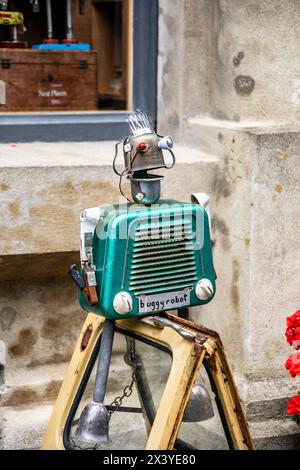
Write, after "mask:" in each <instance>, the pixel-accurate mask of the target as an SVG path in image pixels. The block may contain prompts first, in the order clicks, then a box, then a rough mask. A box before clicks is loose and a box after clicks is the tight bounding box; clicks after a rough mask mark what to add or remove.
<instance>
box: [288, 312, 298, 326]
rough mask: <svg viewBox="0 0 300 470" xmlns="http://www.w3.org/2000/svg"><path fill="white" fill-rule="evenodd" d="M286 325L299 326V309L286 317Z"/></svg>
mask: <svg viewBox="0 0 300 470" xmlns="http://www.w3.org/2000/svg"><path fill="white" fill-rule="evenodd" d="M286 325H287V326H288V327H289V328H296V327H297V326H299V327H300V310H297V312H295V313H294V314H293V315H291V316H289V317H287V319H286Z"/></svg>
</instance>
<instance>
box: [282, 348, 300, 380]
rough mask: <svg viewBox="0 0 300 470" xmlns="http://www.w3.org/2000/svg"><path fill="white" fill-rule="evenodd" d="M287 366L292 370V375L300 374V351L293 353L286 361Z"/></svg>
mask: <svg viewBox="0 0 300 470" xmlns="http://www.w3.org/2000/svg"><path fill="white" fill-rule="evenodd" d="M285 367H286V368H287V369H288V370H289V371H290V374H291V377H296V375H300V352H297V353H295V354H292V355H291V356H290V357H289V358H288V360H287V361H286V363H285Z"/></svg>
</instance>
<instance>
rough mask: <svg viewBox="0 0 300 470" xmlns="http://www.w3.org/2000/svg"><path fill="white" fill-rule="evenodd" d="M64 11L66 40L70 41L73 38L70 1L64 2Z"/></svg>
mask: <svg viewBox="0 0 300 470" xmlns="http://www.w3.org/2000/svg"><path fill="white" fill-rule="evenodd" d="M66 10H67V31H66V38H67V39H69V40H71V39H74V37H73V21H72V3H71V0H66Z"/></svg>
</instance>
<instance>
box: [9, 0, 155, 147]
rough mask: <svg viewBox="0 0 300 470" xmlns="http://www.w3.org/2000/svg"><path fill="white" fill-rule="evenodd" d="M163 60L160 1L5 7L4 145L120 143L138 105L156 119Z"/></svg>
mask: <svg viewBox="0 0 300 470" xmlns="http://www.w3.org/2000/svg"><path fill="white" fill-rule="evenodd" d="M145 58H146V59H147V60H145ZM156 59H157V0H64V1H62V0H27V1H24V0H8V1H7V0H0V140H1V141H2V142H5V141H12V140H14V141H31V140H50V141H54V140H82V139H83V140H103V139H109V138H111V139H115V138H118V137H120V136H122V135H123V133H124V131H125V124H126V117H127V112H129V111H130V110H132V109H133V108H135V107H138V106H139V107H144V108H147V110H148V111H150V112H151V113H152V114H154V119H155V111H156V103H155V101H156ZM149 84H150V86H149ZM61 124H63V125H64V126H65V128H64V130H63V132H62V129H59V127H58V126H60V125H61Z"/></svg>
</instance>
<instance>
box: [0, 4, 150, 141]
mask: <svg viewBox="0 0 300 470" xmlns="http://www.w3.org/2000/svg"><path fill="white" fill-rule="evenodd" d="M132 10H133V11H132V14H133V19H132V27H133V32H132V34H133V36H132V38H133V47H132V56H133V57H132V73H131V75H132V99H131V107H130V109H129V110H128V111H109V110H108V111H107V112H106V111H95V112H78V113H72V112H49V113H45V112H43V113H40V112H32V113H29V112H28V113H26V112H24V113H3V114H0V142H1V143H12V142H18V143H21V142H34V141H40V142H72V141H74V142H78V141H90V142H93V141H103V140H119V139H121V138H122V137H123V136H125V135H126V134H127V127H128V125H127V117H128V114H129V112H130V111H131V110H132V109H136V108H142V109H145V110H147V111H148V112H150V113H151V114H152V116H153V121H154V123H156V114H157V103H156V101H157V55H158V0H133V6H132Z"/></svg>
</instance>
